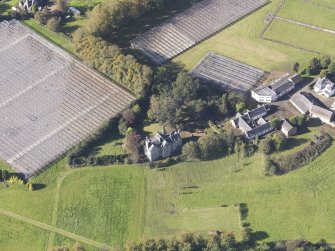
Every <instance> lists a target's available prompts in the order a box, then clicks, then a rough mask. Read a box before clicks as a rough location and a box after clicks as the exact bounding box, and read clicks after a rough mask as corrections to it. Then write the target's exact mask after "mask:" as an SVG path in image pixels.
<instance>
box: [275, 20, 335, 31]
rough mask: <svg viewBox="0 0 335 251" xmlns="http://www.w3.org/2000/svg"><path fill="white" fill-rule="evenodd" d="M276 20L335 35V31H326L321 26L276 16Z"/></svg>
mask: <svg viewBox="0 0 335 251" xmlns="http://www.w3.org/2000/svg"><path fill="white" fill-rule="evenodd" d="M275 19H278V20H281V21H284V22H288V23H292V24H297V25H300V26H304V27H307V28H311V29H314V30H318V31H323V32H327V33H330V34H333V35H335V31H334V30H329V29H324V28H321V27H319V26H315V25H311V24H306V23H301V22H298V21H295V20H292V19H288V18H283V17H278V16H276V17H275Z"/></svg>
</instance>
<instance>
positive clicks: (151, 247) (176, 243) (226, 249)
mask: <svg viewBox="0 0 335 251" xmlns="http://www.w3.org/2000/svg"><path fill="white" fill-rule="evenodd" d="M125 250H126V251H159V250H176V251H179V250H180V251H181V250H188V251H200V250H204V251H206V250H208V251H210V250H211V251H237V250H249V251H270V250H271V251H284V250H285V251H304V250H310V251H317V250H318V251H333V250H334V249H332V248H331V247H330V246H329V245H328V244H327V242H326V241H325V240H321V241H319V242H318V243H311V242H309V241H305V240H294V241H277V242H271V243H266V242H263V243H256V242H250V241H245V240H243V241H241V242H238V241H237V240H236V239H235V236H234V234H233V233H230V232H222V233H218V234H213V235H208V236H207V237H203V236H201V235H194V234H182V235H180V236H177V237H175V238H172V239H159V240H145V241H143V242H141V243H139V244H134V243H133V244H128V245H127V246H126V248H125Z"/></svg>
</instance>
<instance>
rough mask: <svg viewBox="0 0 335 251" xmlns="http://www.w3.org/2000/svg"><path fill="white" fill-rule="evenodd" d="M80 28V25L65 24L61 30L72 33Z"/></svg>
mask: <svg viewBox="0 0 335 251" xmlns="http://www.w3.org/2000/svg"><path fill="white" fill-rule="evenodd" d="M79 28H80V26H79V25H71V26H64V27H62V28H61V30H60V31H61V32H63V33H65V34H71V33H73V32H75V31H76V30H77V29H79Z"/></svg>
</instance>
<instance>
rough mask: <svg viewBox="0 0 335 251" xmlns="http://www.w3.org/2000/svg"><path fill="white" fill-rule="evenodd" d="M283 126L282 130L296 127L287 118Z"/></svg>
mask: <svg viewBox="0 0 335 251" xmlns="http://www.w3.org/2000/svg"><path fill="white" fill-rule="evenodd" d="M281 128H282V130H285V131H287V132H289V131H291V130H292V129H294V127H293V126H292V125H291V124H290V123H289V122H288V121H287V120H286V119H284V122H283V124H282V126H281Z"/></svg>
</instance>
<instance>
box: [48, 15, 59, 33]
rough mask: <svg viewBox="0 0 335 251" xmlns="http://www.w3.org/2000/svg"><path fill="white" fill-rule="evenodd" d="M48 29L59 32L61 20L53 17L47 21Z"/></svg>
mask: <svg viewBox="0 0 335 251" xmlns="http://www.w3.org/2000/svg"><path fill="white" fill-rule="evenodd" d="M47 28H48V29H49V30H51V31H55V32H57V31H58V30H59V28H60V19H59V18H57V17H52V18H50V19H49V20H48V21H47Z"/></svg>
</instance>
